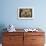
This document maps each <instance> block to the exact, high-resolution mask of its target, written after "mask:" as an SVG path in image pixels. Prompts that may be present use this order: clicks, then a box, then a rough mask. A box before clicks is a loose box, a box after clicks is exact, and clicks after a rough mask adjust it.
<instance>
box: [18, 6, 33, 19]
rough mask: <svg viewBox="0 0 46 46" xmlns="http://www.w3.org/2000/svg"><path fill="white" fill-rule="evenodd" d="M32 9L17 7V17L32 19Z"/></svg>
mask: <svg viewBox="0 0 46 46" xmlns="http://www.w3.org/2000/svg"><path fill="white" fill-rule="evenodd" d="M33 16H34V9H33V8H32V7H19V8H18V19H33Z"/></svg>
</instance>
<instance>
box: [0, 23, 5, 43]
mask: <svg viewBox="0 0 46 46" xmlns="http://www.w3.org/2000/svg"><path fill="white" fill-rule="evenodd" d="M4 29H5V30H4ZM2 32H6V26H5V25H4V24H0V43H2V36H3V34H2Z"/></svg>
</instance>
